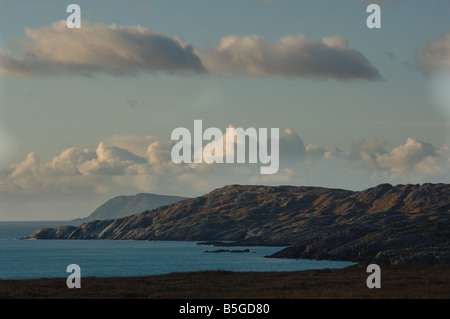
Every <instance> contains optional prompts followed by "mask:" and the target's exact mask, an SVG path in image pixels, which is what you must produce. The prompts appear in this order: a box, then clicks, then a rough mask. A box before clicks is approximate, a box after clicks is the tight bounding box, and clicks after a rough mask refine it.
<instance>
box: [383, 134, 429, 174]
mask: <svg viewBox="0 0 450 319" xmlns="http://www.w3.org/2000/svg"><path fill="white" fill-rule="evenodd" d="M437 156H438V153H437V149H436V147H434V146H433V145H432V144H430V143H426V142H421V141H419V140H416V139H413V138H408V139H407V141H406V143H405V144H403V145H400V146H397V147H396V148H394V149H393V150H392V151H390V152H388V153H385V154H376V161H377V164H378V165H379V166H380V167H383V168H388V169H389V170H390V171H391V172H393V173H404V172H409V171H411V170H412V169H414V167H415V166H416V165H420V163H421V162H422V161H424V160H426V159H427V158H434V157H437ZM428 161H429V159H428Z"/></svg>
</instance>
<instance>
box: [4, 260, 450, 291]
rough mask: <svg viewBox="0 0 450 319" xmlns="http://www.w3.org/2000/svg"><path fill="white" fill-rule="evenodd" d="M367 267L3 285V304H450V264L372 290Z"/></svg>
mask: <svg viewBox="0 0 450 319" xmlns="http://www.w3.org/2000/svg"><path fill="white" fill-rule="evenodd" d="M368 275H369V274H368V273H367V272H366V267H364V266H362V265H355V266H350V267H347V268H343V269H321V270H304V271H295V272H231V271H197V272H187V273H170V274H165V275H153V276H145V277H109V278H99V277H86V278H81V289H68V288H67V286H66V278H52V279H22V280H0V299H449V298H450V265H444V264H442V265H435V266H383V267H382V268H381V288H380V289H369V288H367V286H366V279H367V277H368Z"/></svg>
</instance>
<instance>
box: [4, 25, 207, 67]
mask: <svg viewBox="0 0 450 319" xmlns="http://www.w3.org/2000/svg"><path fill="white" fill-rule="evenodd" d="M15 42H16V43H18V44H19V45H20V46H21V47H22V48H23V49H24V50H25V55H24V56H18V55H16V54H14V53H12V52H9V51H5V50H2V51H0V61H1V62H0V72H1V73H6V74H13V75H22V76H28V75H36V74H38V75H47V74H64V73H72V74H74V73H75V74H93V73H97V72H106V73H109V74H117V75H123V74H136V73H139V72H158V71H164V72H168V73H180V72H181V73H186V72H193V73H202V72H204V71H205V70H204V68H203V65H202V63H201V61H200V59H199V58H198V56H197V55H196V54H195V53H194V52H193V51H194V49H193V47H192V46H191V45H190V44H187V43H185V42H183V41H182V40H181V39H179V38H176V37H174V38H171V37H168V36H166V35H164V34H163V33H160V32H153V31H151V30H149V29H146V28H143V27H140V26H117V25H115V24H113V25H106V24H103V23H95V24H91V23H89V22H88V21H83V23H82V28H80V29H68V28H67V26H66V21H58V22H55V23H53V24H52V25H50V26H42V27H39V28H36V29H31V28H26V29H25V38H22V39H16V40H15Z"/></svg>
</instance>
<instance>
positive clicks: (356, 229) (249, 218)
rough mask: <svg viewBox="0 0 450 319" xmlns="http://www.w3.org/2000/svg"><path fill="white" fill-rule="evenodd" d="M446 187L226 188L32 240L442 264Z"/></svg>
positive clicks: (449, 254) (449, 243)
mask: <svg viewBox="0 0 450 319" xmlns="http://www.w3.org/2000/svg"><path fill="white" fill-rule="evenodd" d="M449 210H450V185H447V184H424V185H399V186H395V187H393V186H391V185H388V184H383V185H379V186H377V187H374V188H370V189H367V190H364V191H360V192H353V191H348V190H340V189H327V188H318V187H290V186H278V187H269V186H238V185H233V186H226V187H223V188H220V189H217V190H214V191H212V192H211V193H209V194H206V195H204V196H201V197H197V198H193V199H187V200H183V201H180V202H177V203H175V204H172V205H169V206H165V207H160V208H157V209H155V210H152V211H145V212H143V213H140V214H135V215H132V216H129V217H124V218H119V219H113V220H103V221H92V222H89V223H85V224H83V225H81V226H79V227H70V226H66V227H60V228H57V229H44V230H38V231H36V232H34V233H33V234H31V235H30V236H29V237H28V238H37V239H134V240H192V241H203V240H224V241H225V240H226V241H236V242H238V244H242V245H251V244H264V245H269V244H270V245H286V246H289V247H288V248H286V249H284V250H282V251H280V252H278V253H276V254H275V255H274V256H273V257H286V258H311V259H329V260H347V261H357V262H362V263H370V262H375V263H378V264H434V263H450V227H449V226H450V211H449Z"/></svg>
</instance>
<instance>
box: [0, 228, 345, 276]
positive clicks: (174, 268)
mask: <svg viewBox="0 0 450 319" xmlns="http://www.w3.org/2000/svg"><path fill="white" fill-rule="evenodd" d="M59 225H65V223H63V222H0V279H31V278H63V277H68V276H69V275H70V273H67V272H66V270H67V266H68V265H71V264H77V265H78V266H80V269H81V277H128V276H148V275H157V274H167V273H173V272H189V271H199V270H229V271H298V270H308V269H324V268H329V269H332V268H344V267H347V266H351V265H353V264H354V263H352V262H344V261H326V260H321V261H317V260H306V259H276V258H264V256H267V255H271V254H273V253H275V252H277V251H279V250H281V249H282V248H283V247H259V246H257V247H254V246H251V247H250V246H249V247H209V246H203V245H196V243H197V242H190V241H189V242H186V241H132V240H129V241H128V240H127V241H123V240H21V239H18V238H20V237H23V236H26V235H29V234H31V233H32V232H33V231H34V230H37V229H40V228H46V227H56V226H59ZM218 249H229V250H244V249H249V250H250V252H246V253H209V254H208V253H204V251H206V250H209V251H213V250H218Z"/></svg>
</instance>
